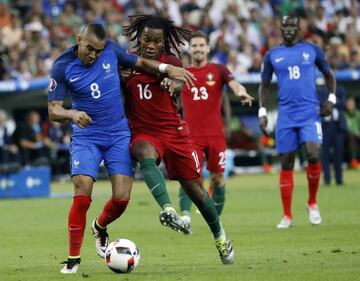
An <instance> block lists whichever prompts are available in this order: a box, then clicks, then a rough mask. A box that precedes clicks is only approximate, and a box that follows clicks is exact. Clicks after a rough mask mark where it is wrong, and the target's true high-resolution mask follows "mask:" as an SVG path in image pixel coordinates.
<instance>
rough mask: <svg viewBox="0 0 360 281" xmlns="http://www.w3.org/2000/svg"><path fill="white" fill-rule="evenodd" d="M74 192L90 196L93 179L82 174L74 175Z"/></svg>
mask: <svg viewBox="0 0 360 281" xmlns="http://www.w3.org/2000/svg"><path fill="white" fill-rule="evenodd" d="M73 183H74V193H75V195H86V196H89V197H91V192H92V186H93V181H92V179H88V177H84V176H74V178H73Z"/></svg>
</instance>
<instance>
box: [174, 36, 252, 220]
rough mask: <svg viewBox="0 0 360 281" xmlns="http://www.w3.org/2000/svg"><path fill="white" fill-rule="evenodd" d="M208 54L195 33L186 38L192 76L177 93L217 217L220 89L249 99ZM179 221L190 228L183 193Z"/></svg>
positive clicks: (221, 190) (222, 141) (221, 158)
mask: <svg viewBox="0 0 360 281" xmlns="http://www.w3.org/2000/svg"><path fill="white" fill-rule="evenodd" d="M209 52H210V47H209V41H208V38H207V36H206V35H205V34H204V33H202V32H195V33H193V34H192V35H191V37H190V42H189V55H190V67H189V68H187V70H189V71H190V72H191V73H193V74H194V76H195V77H196V81H195V82H194V86H193V87H191V88H189V89H186V88H184V89H183V91H182V94H181V101H182V106H183V116H184V119H185V120H186V123H187V124H188V126H189V129H190V132H191V138H192V140H193V141H194V143H195V148H196V152H197V155H198V157H199V162H200V166H201V167H202V166H203V162H204V157H205V158H206V161H207V169H208V170H209V172H210V192H209V193H210V194H212V199H213V201H214V204H215V207H216V211H217V214H218V215H219V216H220V215H221V213H222V210H223V207H224V202H225V180H224V169H225V162H226V160H225V150H226V138H225V131H224V125H223V122H222V116H221V102H222V90H223V88H224V86H225V85H228V86H229V87H230V89H231V90H232V91H233V92H234V93H235V95H236V96H238V97H240V98H241V99H242V103H243V104H248V105H250V106H251V105H252V101H253V98H252V97H250V96H249V95H248V94H247V92H246V89H245V88H244V87H243V86H242V85H241V84H239V83H238V82H237V81H236V80H235V79H234V77H233V75H232V74H231V73H230V71H229V70H228V68H227V67H226V66H225V65H222V64H213V63H209V61H208V54H209ZM179 201H180V209H181V212H182V220H183V221H184V222H185V223H186V224H187V225H190V221H191V218H190V208H191V200H190V199H189V197H188V196H187V195H186V193H185V192H184V190H183V189H182V188H180V192H179Z"/></svg>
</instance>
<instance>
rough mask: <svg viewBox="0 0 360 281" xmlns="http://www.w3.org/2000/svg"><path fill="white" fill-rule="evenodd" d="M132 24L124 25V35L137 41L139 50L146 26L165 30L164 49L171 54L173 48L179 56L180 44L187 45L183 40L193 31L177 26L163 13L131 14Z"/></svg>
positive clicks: (187, 38)
mask: <svg viewBox="0 0 360 281" xmlns="http://www.w3.org/2000/svg"><path fill="white" fill-rule="evenodd" d="M129 18H130V22H131V23H130V25H128V26H125V27H124V35H125V36H126V37H128V38H129V40H130V41H136V45H135V48H136V49H137V51H139V48H140V37H141V34H142V32H143V30H144V28H145V27H149V28H156V29H162V30H163V32H164V50H165V52H166V53H168V54H171V49H172V48H173V49H174V50H175V51H176V52H177V54H178V55H179V57H181V55H180V50H179V46H180V45H185V44H184V42H183V40H184V39H185V40H186V41H188V40H189V38H190V36H191V31H190V30H187V29H184V28H180V27H177V26H175V24H174V22H173V21H172V20H169V19H168V18H166V17H163V16H161V15H135V16H129Z"/></svg>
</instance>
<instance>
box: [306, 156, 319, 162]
mask: <svg viewBox="0 0 360 281" xmlns="http://www.w3.org/2000/svg"><path fill="white" fill-rule="evenodd" d="M319 161H320V159H319V155H313V156H309V157H308V162H309V164H316V163H317V162H319Z"/></svg>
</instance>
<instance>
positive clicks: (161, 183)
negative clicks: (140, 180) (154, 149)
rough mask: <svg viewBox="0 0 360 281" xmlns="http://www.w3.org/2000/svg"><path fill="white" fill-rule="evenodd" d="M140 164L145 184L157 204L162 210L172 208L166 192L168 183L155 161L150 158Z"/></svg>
mask: <svg viewBox="0 0 360 281" xmlns="http://www.w3.org/2000/svg"><path fill="white" fill-rule="evenodd" d="M139 162H140V171H141V173H142V175H143V177H144V180H145V183H146V185H147V187H148V188H149V190H150V192H151V193H152V195H153V196H154V198H155V200H156V202H157V203H158V204H159V205H160V207H161V208H162V209H165V208H166V207H169V206H172V204H171V202H170V198H169V194H168V192H167V190H166V182H165V178H164V176H163V174H162V173H161V171H160V169H159V167H158V166H157V165H156V161H155V159H152V158H149V159H145V160H142V161H139Z"/></svg>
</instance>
